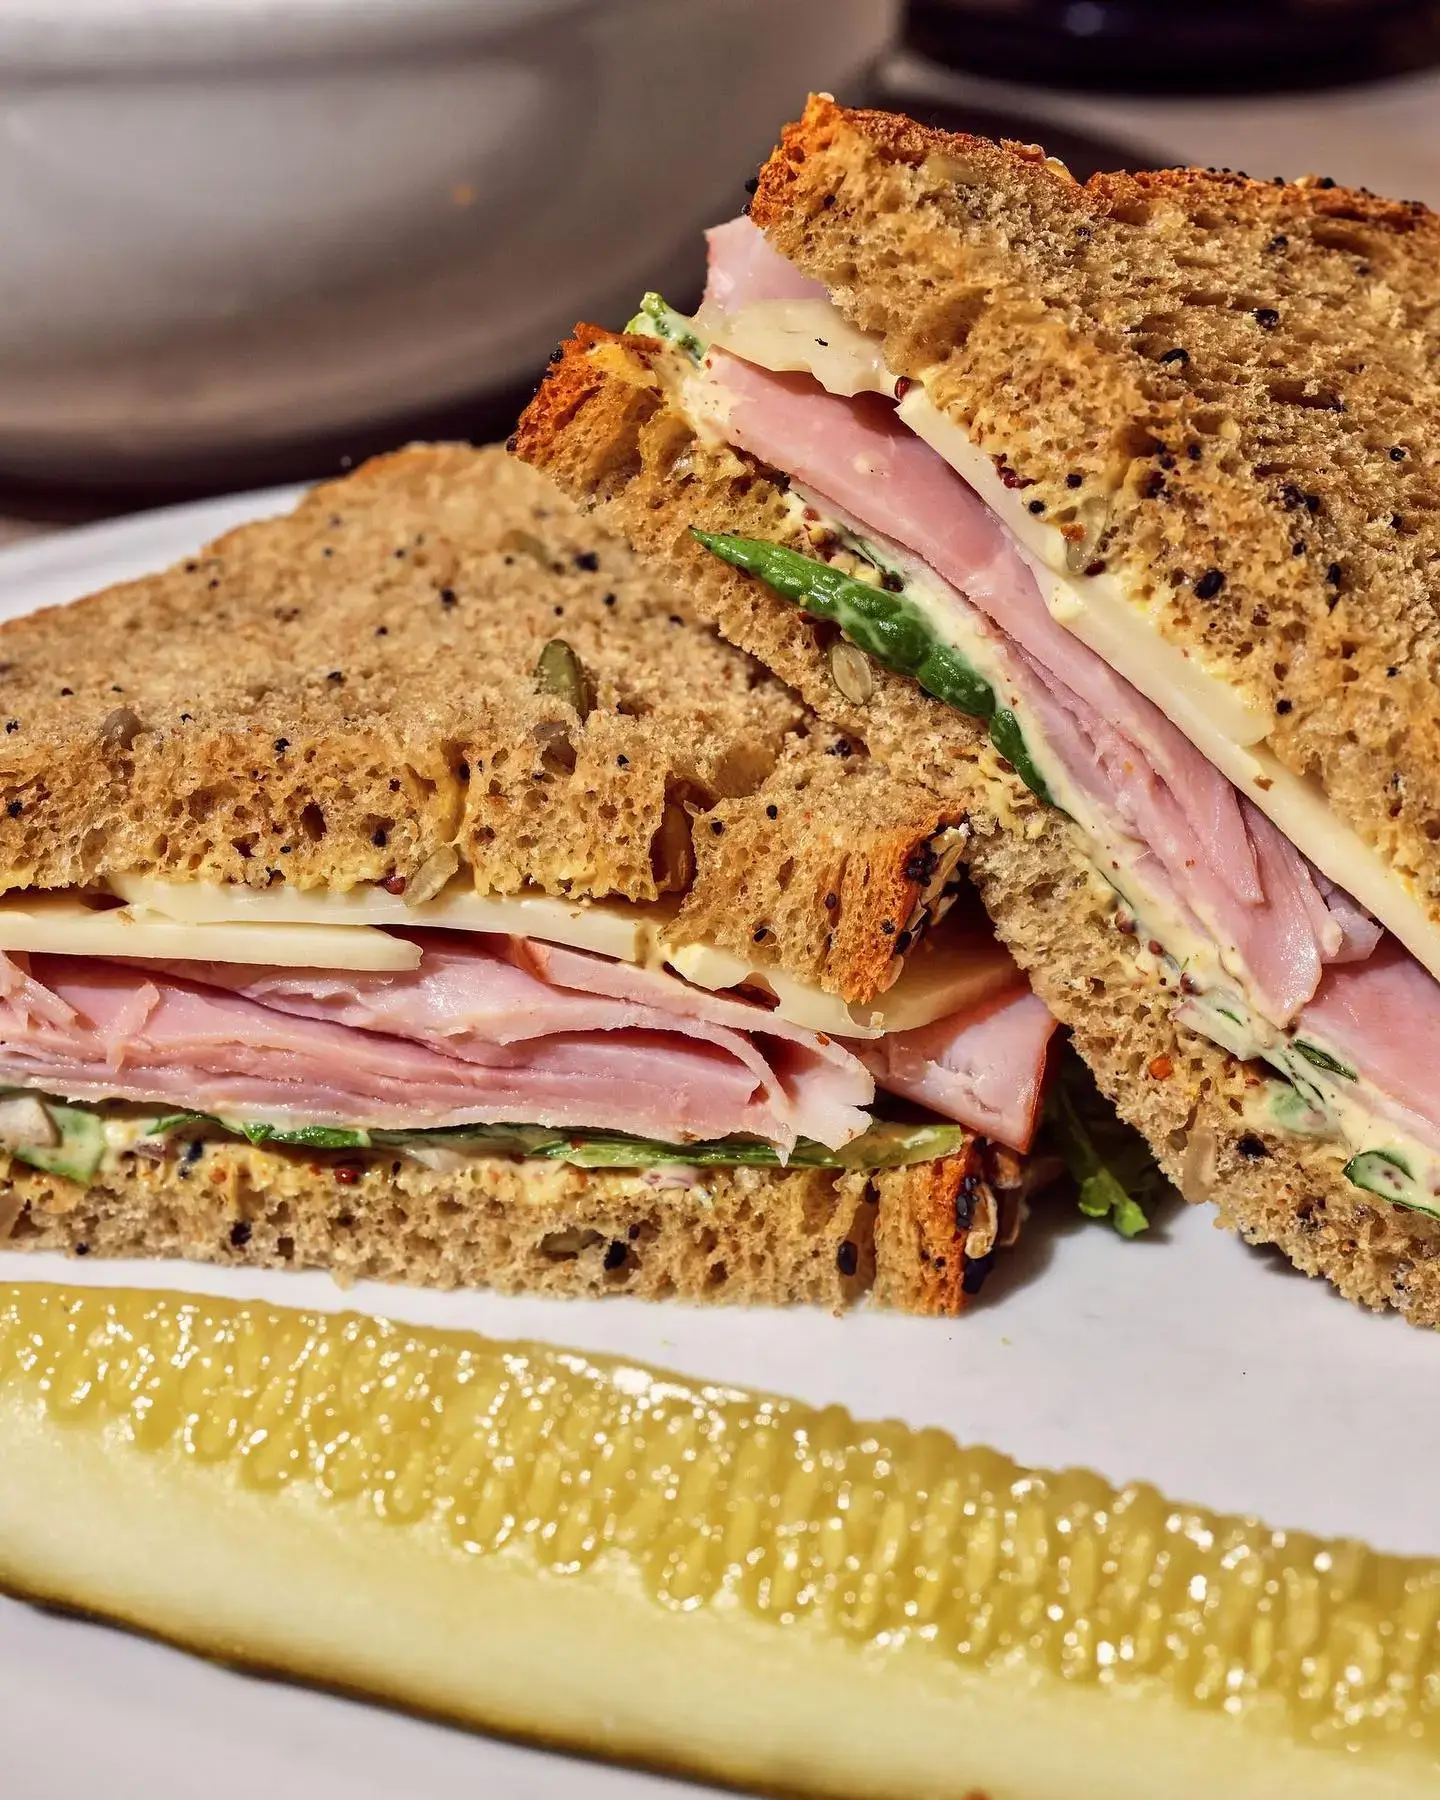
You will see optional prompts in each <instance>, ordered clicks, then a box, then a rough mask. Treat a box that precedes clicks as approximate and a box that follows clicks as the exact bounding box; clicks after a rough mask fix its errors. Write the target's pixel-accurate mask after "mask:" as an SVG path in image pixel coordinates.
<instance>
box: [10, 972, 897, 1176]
mask: <svg viewBox="0 0 1440 1800" xmlns="http://www.w3.org/2000/svg"><path fill="white" fill-rule="evenodd" d="M477 960H484V961H486V962H487V963H488V962H490V961H491V960H492V959H490V958H481V959H477ZM25 961H26V959H24V958H14V959H9V958H5V959H0V962H3V964H4V977H3V991H0V1082H3V1083H5V1084H7V1085H16V1086H27V1087H36V1088H41V1089H44V1090H46V1091H48V1092H51V1093H58V1094H61V1095H64V1096H67V1097H70V1098H103V1097H109V1098H118V1099H128V1100H139V1101H155V1100H159V1101H162V1102H165V1103H167V1104H173V1105H176V1106H184V1107H191V1108H195V1109H196V1110H199V1111H202V1112H219V1113H222V1114H227V1115H233V1116H239V1117H242V1118H251V1119H272V1120H273V1119H276V1118H280V1119H288V1120H292V1121H293V1120H300V1121H306V1122H313V1123H319V1124H331V1125H372V1126H376V1127H383V1128H388V1129H400V1128H423V1127H434V1126H446V1125H462V1124H472V1123H504V1122H511V1123H524V1124H536V1125H553V1126H557V1127H562V1128H565V1127H572V1128H585V1127H589V1128H592V1129H604V1130H617V1131H629V1132H634V1133H636V1134H637V1135H639V1136H642V1137H652V1138H661V1139H664V1140H665V1141H667V1142H684V1141H685V1140H687V1139H695V1138H713V1137H725V1136H729V1135H730V1134H731V1133H735V1132H746V1133H750V1134H752V1135H754V1136H757V1137H761V1138H765V1139H767V1140H769V1141H770V1142H772V1143H775V1144H777V1145H780V1146H782V1147H786V1148H788V1147H789V1146H791V1145H793V1143H794V1142H795V1139H796V1138H797V1137H799V1136H806V1137H812V1136H813V1137H817V1138H818V1140H819V1141H820V1142H822V1143H829V1144H830V1145H831V1146H832V1147H835V1146H838V1145H839V1144H841V1143H844V1142H846V1141H847V1140H848V1139H849V1138H851V1137H854V1136H855V1135H856V1134H857V1133H859V1132H860V1131H863V1130H864V1129H865V1127H866V1125H867V1124H868V1123H869V1120H868V1116H867V1114H866V1113H865V1112H864V1111H862V1110H861V1108H862V1107H863V1105H864V1104H865V1103H866V1102H867V1101H869V1100H870V1099H871V1098H872V1097H873V1093H874V1085H873V1082H872V1081H871V1078H870V1076H869V1075H868V1073H867V1072H866V1071H865V1070H864V1068H863V1067H862V1065H861V1064H860V1063H859V1062H858V1061H857V1060H856V1059H855V1058H854V1057H852V1056H850V1055H849V1053H848V1052H846V1051H843V1050H842V1049H840V1047H839V1046H837V1045H833V1044H829V1043H826V1044H821V1043H819V1042H818V1040H816V1039H815V1036H814V1034H805V1033H803V1032H799V1031H798V1030H797V1031H796V1033H795V1036H794V1038H793V1039H784V1038H782V1039H767V1040H763V1041H764V1042H767V1043H775V1044H776V1045H777V1046H778V1048H777V1052H776V1055H775V1056H774V1059H773V1060H767V1059H766V1058H765V1057H763V1056H762V1055H760V1054H759V1053H758V1052H756V1050H755V1047H754V1046H753V1045H751V1044H749V1043H748V1042H747V1045H746V1054H745V1055H740V1054H737V1053H736V1049H735V1047H734V1044H733V1042H732V1041H730V1040H731V1039H732V1038H733V1037H734V1036H735V1035H736V1034H729V1036H728V1037H726V1038H721V1037H720V1035H719V1033H718V1032H716V1033H712V1034H711V1035H710V1036H709V1037H708V1038H707V1037H703V1036H696V1035H693V1034H687V1033H686V1032H682V1031H679V1030H675V1029H673V1028H670V1027H668V1026H667V1028H665V1029H644V1028H636V1027H632V1026H625V1025H621V1026H619V1027H618V1028H616V1029H611V1030H595V1029H580V1030H562V1031H558V1032H555V1033H553V1034H550V1035H547V1036H544V1037H540V1038H535V1037H531V1038H526V1039H524V1040H523V1041H519V1042H515V1043H511V1044H501V1043H491V1044H488V1045H482V1044H481V1043H479V1042H478V1041H475V1040H473V1039H472V1040H471V1041H470V1042H468V1043H467V1054H466V1055H465V1056H464V1057H460V1056H456V1055H454V1054H451V1053H450V1052H449V1051H448V1050H445V1049H441V1048H438V1047H436V1045H435V1044H432V1043H426V1042H422V1041H418V1040H417V1039H415V1038H411V1037H405V1036H402V1035H397V1034H395V1033H392V1032H385V1031H378V1030H368V1029H361V1030H357V1029H355V1028H353V1027H352V1026H350V1025H347V1024H344V1023H337V1022H335V1021H334V1020H333V1019H330V1018H323V1017H307V1016H305V1013H304V1011H303V1010H300V1009H295V1010H286V1009H284V1008H281V1007H278V1006H275V1005H272V1004H267V1003H265V1002H263V1001H261V1000H259V999H255V998H251V997H249V996H247V995H246V994H244V993H241V992H238V991H234V990H233V989H227V988H224V987H221V986H218V985H215V984H213V983H209V982H201V981H197V980H194V979H187V978H184V977H181V976H179V975H177V974H176V973H174V972H173V971H172V970H153V971H144V972H142V971H137V970H134V969H131V968H127V967H125V966H123V965H121V964H118V963H110V962H102V961H99V960H95V959H90V958H85V957H58V956H55V957H52V956H36V957H34V958H31V959H29V967H28V969H27V968H26V967H25ZM423 971H424V965H423V963H422V966H421V970H419V971H415V972H414V973H415V975H416V976H420V975H422V974H423ZM207 972H208V973H211V974H213V973H214V970H213V968H212V969H210V970H209V971H207ZM244 973H245V974H246V975H248V976H251V977H253V976H254V974H255V972H254V971H253V970H246V971H244ZM450 975H451V977H452V978H453V976H454V971H453V968H452V970H451V971H450ZM285 977H286V978H287V979H291V978H293V975H292V972H291V971H286V972H285ZM361 979H362V980H363V979H364V978H363V977H362V978H361ZM329 980H330V977H329V976H328V975H324V974H322V975H319V976H317V977H316V981H317V985H323V984H325V983H327V982H328V981H329ZM543 985H544V984H543V983H540V982H538V980H537V981H536V983H535V986H536V989H537V990H539V989H541V988H543ZM537 998H543V994H540V993H539V992H538V991H537ZM755 1010H756V1012H757V1015H758V1016H759V1017H760V1018H761V1019H766V1018H768V1015H766V1014H765V1013H764V1012H763V1010H762V1009H759V1008H757V1009H755ZM671 1025H672V1026H673V1022H671ZM441 1035H442V1034H437V1043H438V1041H439V1038H440V1036H441ZM807 1036H808V1038H809V1039H810V1041H809V1042H808V1043H807V1042H805V1041H802V1040H804V1039H805V1038H806V1037H807ZM758 1041H761V1040H757V1042H758Z"/></svg>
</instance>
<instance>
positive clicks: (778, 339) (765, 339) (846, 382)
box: [696, 300, 895, 396]
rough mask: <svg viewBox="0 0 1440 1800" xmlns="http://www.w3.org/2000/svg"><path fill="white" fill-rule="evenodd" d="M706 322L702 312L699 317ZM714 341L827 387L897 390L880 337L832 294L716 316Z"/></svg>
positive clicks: (756, 304) (742, 355) (769, 302)
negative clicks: (855, 321)
mask: <svg viewBox="0 0 1440 1800" xmlns="http://www.w3.org/2000/svg"><path fill="white" fill-rule="evenodd" d="M696 322H697V324H699V325H700V326H702V327H703V326H704V325H705V323H706V321H705V318H704V315H703V312H702V314H701V316H700V318H699V319H698V320H697V321H696ZM709 338H710V343H711V345H712V346H713V347H714V348H715V349H717V350H728V351H729V352H730V353H731V355H732V356H738V357H740V358H741V359H742V360H743V361H744V362H751V363H754V364H755V365H756V366H757V367H758V368H761V369H772V370H774V371H775V372H776V373H777V374H794V375H813V376H814V377H815V379H816V380H817V381H818V382H819V383H820V385H821V387H823V388H824V389H825V390H826V392H827V393H831V394H845V395H853V394H888V395H891V396H893V395H894V393H895V376H894V374H893V373H892V372H891V371H890V370H889V369H887V368H886V367H885V355H884V351H883V349H882V347H881V345H880V342H879V340H878V339H877V338H873V337H871V336H870V334H869V333H868V332H865V331H859V330H857V329H856V327H855V326H853V325H852V324H851V323H850V321H849V320H848V319H847V318H845V316H844V315H843V314H842V313H841V312H840V311H839V310H838V309H837V308H835V307H834V306H832V305H831V304H830V302H829V301H828V300H755V301H752V302H751V304H750V305H749V306H746V307H744V308H742V309H741V311H739V312H738V313H731V314H729V315H728V316H726V317H723V318H721V319H719V320H717V321H716V324H715V328H714V330H713V331H711V332H710V334H709Z"/></svg>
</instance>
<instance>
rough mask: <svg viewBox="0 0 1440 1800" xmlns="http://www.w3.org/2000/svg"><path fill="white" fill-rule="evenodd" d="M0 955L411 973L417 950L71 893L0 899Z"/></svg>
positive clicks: (336, 929)
mask: <svg viewBox="0 0 1440 1800" xmlns="http://www.w3.org/2000/svg"><path fill="white" fill-rule="evenodd" d="M0 950H28V951H36V952H41V953H49V954H52V955H58V956H134V957H141V958H144V959H145V960H147V961H165V962H230V963H252V964H253V963H264V964H269V965H271V966H272V967H275V968H286V969H382V970H384V969H414V968H418V967H419V965H420V947H419V945H418V944H411V943H408V942H407V941H406V940H405V939H404V938H397V937H391V936H390V934H389V933H388V932H384V931H375V930H373V929H371V928H369V927H366V926H359V927H357V926H352V925H288V924H266V923H262V922H256V923H241V922H234V923H230V924H220V923H213V924H196V923H193V922H191V921H189V920H183V919H172V918H166V917H164V916H163V915H161V914H160V913H158V912H148V911H145V910H143V909H142V908H139V907H130V906H114V907H97V906H90V905H86V903H85V902H84V901H83V900H82V899H80V898H79V897H78V896H77V895H74V894H68V893H56V894H20V895H7V896H6V897H5V898H4V899H3V900H0Z"/></svg>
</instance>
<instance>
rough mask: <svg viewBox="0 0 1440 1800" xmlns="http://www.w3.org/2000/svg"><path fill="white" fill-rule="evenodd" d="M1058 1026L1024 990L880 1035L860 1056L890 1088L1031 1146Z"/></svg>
mask: <svg viewBox="0 0 1440 1800" xmlns="http://www.w3.org/2000/svg"><path fill="white" fill-rule="evenodd" d="M1054 1031H1055V1021H1054V1019H1052V1018H1051V1016H1050V1014H1049V1013H1048V1012H1047V1011H1046V1010H1045V1007H1044V1005H1043V1003H1042V1002H1041V1001H1039V1000H1037V999H1036V997H1035V995H1034V994H1032V993H1031V992H1030V990H1029V988H1021V989H1019V990H1018V991H1013V992H1011V993H1009V994H1003V995H1001V996H999V998H997V999H995V1000H993V1001H992V1002H991V1003H990V1004H989V1005H988V1006H987V1007H982V1008H981V1009H980V1010H979V1011H978V1012H977V1013H975V1014H973V1015H968V1016H966V1017H962V1018H959V1019H937V1020H936V1022H935V1023H934V1024H933V1025H922V1026H920V1027H919V1028H918V1029H917V1030H914V1031H897V1032H895V1033H894V1034H893V1035H891V1036H889V1037H883V1038H877V1039H875V1040H874V1041H873V1042H872V1043H868V1044H865V1045H862V1046H861V1049H860V1057H861V1060H862V1061H863V1062H864V1063H865V1065H866V1066H867V1068H869V1070H870V1071H871V1073H872V1074H873V1075H874V1077H875V1079H876V1081H878V1082H879V1084H880V1086H881V1087H883V1088H885V1089H887V1090H888V1091H889V1092H890V1093H892V1094H901V1095H903V1096H904V1098H905V1099H907V1100H914V1101H915V1102H916V1103H917V1104H918V1105H920V1106H928V1107H929V1108H930V1109H931V1110H932V1111H933V1112H938V1113H943V1114H944V1115H945V1117H947V1118H951V1119H954V1118H959V1117H961V1116H962V1115H963V1116H964V1117H965V1118H966V1119H967V1120H970V1121H971V1122H972V1129H973V1130H975V1131H979V1132H982V1133H983V1134H984V1135H985V1136H986V1137H988V1138H993V1139H994V1140H995V1141H996V1142H997V1143H1000V1144H1008V1145H1009V1146H1010V1147H1011V1149H1013V1150H1028V1149H1029V1147H1030V1142H1031V1139H1032V1138H1033V1137H1034V1135H1035V1126H1036V1122H1037V1120H1038V1118H1039V1113H1040V1101H1041V1097H1042V1093H1043V1088H1044V1079H1045V1057H1046V1050H1047V1048H1048V1046H1049V1043H1050V1039H1051V1037H1052V1035H1053V1034H1054ZM1026 1071H1028V1075H1025V1072H1026ZM1022 1075H1025V1078H1024V1079H1021V1080H1017V1079H1016V1077H1017V1076H1022Z"/></svg>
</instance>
